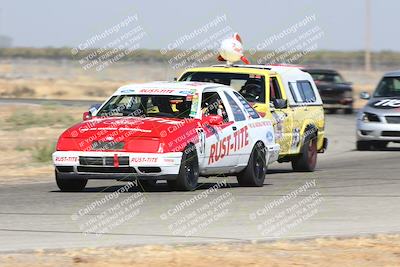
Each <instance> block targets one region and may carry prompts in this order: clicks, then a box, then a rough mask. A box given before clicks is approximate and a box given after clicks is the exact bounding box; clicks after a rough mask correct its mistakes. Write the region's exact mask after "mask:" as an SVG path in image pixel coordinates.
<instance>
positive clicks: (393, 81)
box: [374, 77, 400, 97]
mask: <svg viewBox="0 0 400 267" xmlns="http://www.w3.org/2000/svg"><path fill="white" fill-rule="evenodd" d="M395 96H399V97H400V77H384V78H383V79H382V80H381V81H380V82H379V84H378V87H377V88H376V90H375V93H374V97H395Z"/></svg>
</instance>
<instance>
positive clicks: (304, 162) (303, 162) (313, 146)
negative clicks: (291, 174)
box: [292, 135, 318, 172]
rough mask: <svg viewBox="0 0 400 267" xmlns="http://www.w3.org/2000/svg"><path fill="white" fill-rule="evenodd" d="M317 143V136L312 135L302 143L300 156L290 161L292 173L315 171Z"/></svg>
mask: <svg viewBox="0 0 400 267" xmlns="http://www.w3.org/2000/svg"><path fill="white" fill-rule="evenodd" d="M317 141H318V140H317V136H316V135H313V136H312V137H310V138H308V139H307V140H306V141H305V142H304V144H303V146H302V148H301V153H300V155H298V156H297V157H296V158H295V159H293V160H292V168H293V170H294V171H300V172H313V171H314V170H315V167H316V166H317V155H318V151H317Z"/></svg>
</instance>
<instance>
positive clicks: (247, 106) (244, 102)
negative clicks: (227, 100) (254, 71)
mask: <svg viewBox="0 0 400 267" xmlns="http://www.w3.org/2000/svg"><path fill="white" fill-rule="evenodd" d="M233 93H234V94H235V96H236V97H237V98H238V99H239V101H240V103H242V105H243V107H244V108H245V110H246V111H247V113H249V115H250V117H251V118H253V119H258V118H260V115H259V114H258V112H257V111H256V110H255V109H254V108H253V107H252V106H250V104H249V102H247V100H246V99H244V97H243V96H242V95H241V94H239V93H238V92H233Z"/></svg>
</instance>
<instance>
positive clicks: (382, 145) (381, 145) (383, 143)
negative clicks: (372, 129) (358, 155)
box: [374, 141, 389, 150]
mask: <svg viewBox="0 0 400 267" xmlns="http://www.w3.org/2000/svg"><path fill="white" fill-rule="evenodd" d="M388 143H389V142H386V141H376V142H374V147H375V149H378V150H383V149H385V148H386V147H387V145H388Z"/></svg>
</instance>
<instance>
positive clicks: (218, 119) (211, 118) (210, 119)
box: [203, 115, 224, 125]
mask: <svg viewBox="0 0 400 267" xmlns="http://www.w3.org/2000/svg"><path fill="white" fill-rule="evenodd" d="M203 122H204V123H207V124H209V125H221V124H222V123H223V122H224V118H222V116H220V115H208V116H205V117H203Z"/></svg>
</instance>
